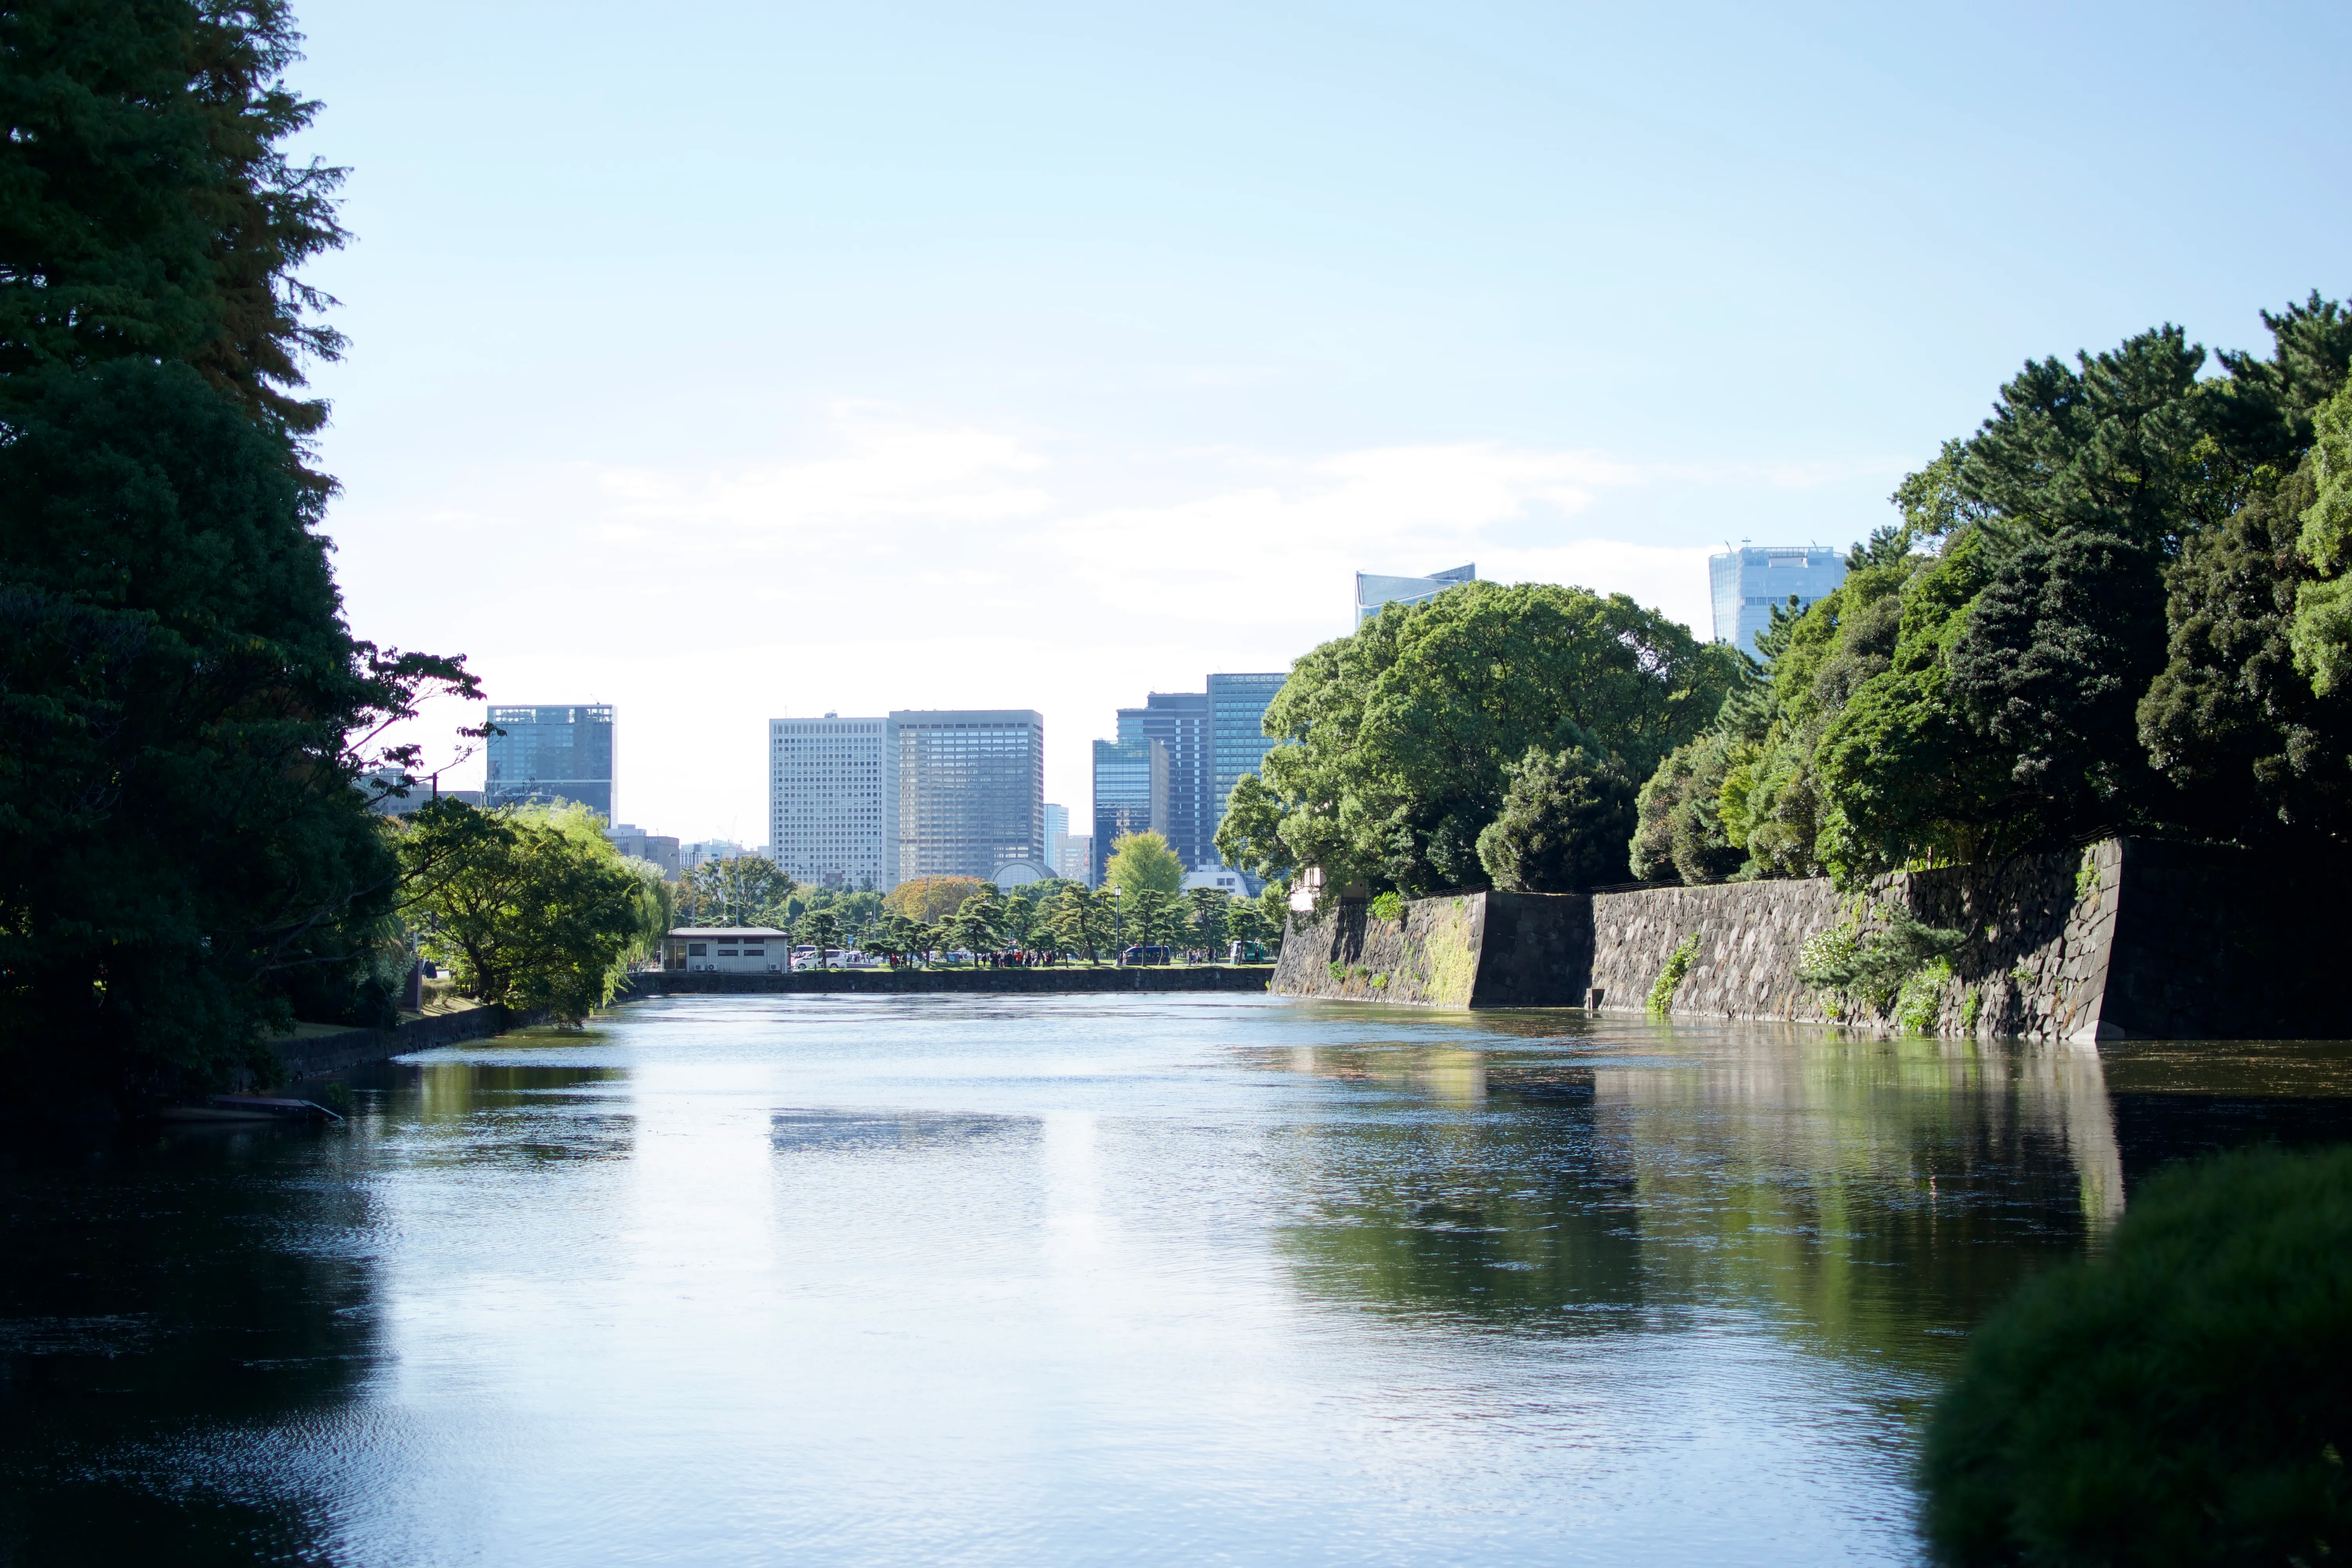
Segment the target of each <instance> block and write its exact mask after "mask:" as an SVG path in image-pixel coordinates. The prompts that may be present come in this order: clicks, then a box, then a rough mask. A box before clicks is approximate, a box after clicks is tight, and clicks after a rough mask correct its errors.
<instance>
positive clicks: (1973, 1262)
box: [1268, 1029, 2119, 1369]
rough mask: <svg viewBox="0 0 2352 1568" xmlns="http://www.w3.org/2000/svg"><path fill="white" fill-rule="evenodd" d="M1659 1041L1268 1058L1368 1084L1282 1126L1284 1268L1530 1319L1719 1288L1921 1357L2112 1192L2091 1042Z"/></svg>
mask: <svg viewBox="0 0 2352 1568" xmlns="http://www.w3.org/2000/svg"><path fill="white" fill-rule="evenodd" d="M1616 1043H1624V1042H1616ZM1658 1044H1659V1045H1660V1046H1662V1047H1665V1048H1664V1050H1662V1051H1660V1052H1658V1053H1656V1054H1653V1055H1648V1056H1646V1057H1643V1058H1627V1057H1625V1056H1624V1055H1622V1053H1612V1054H1611V1056H1610V1057H1605V1058H1604V1057H1596V1056H1595V1055H1594V1054H1593V1053H1592V1052H1591V1050H1590V1049H1589V1048H1586V1047H1584V1045H1583V1043H1581V1042H1573V1041H1561V1042H1556V1043H1555V1044H1554V1045H1552V1046H1551V1047H1549V1048H1547V1047H1543V1046H1540V1045H1536V1044H1535V1043H1533V1042H1529V1043H1528V1044H1525V1045H1522V1044H1520V1043H1518V1042H1516V1041H1513V1040H1511V1039H1510V1038H1509V1037H1507V1035H1506V1034H1501V1033H1499V1032H1498V1034H1497V1035H1496V1037H1495V1038H1494V1039H1493V1040H1492V1043H1491V1045H1490V1046H1489V1047H1488V1048H1486V1049H1484V1050H1474V1049H1469V1048H1465V1047H1412V1046H1407V1045H1391V1046H1385V1047H1363V1048H1354V1049H1350V1048H1339V1049H1318V1050H1315V1051H1312V1052H1303V1053H1290V1054H1288V1055H1287V1056H1286V1058H1284V1059H1283V1061H1282V1062H1281V1063H1280V1064H1279V1065H1283V1066H1286V1067H1288V1068H1291V1069H1293V1070H1298V1071H1307V1072H1311V1073H1314V1074H1317V1075H1318V1076H1322V1077H1326V1078H1330V1079H1338V1080H1340V1081H1343V1082H1349V1083H1353V1084H1357V1085H1360V1089H1361V1095H1362V1099H1361V1101H1360V1103H1359V1104H1355V1105H1346V1104H1345V1103H1344V1102H1343V1113H1342V1114H1339V1115H1335V1116H1333V1117H1331V1118H1329V1119H1328V1120H1325V1121H1318V1122H1315V1123H1310V1124H1308V1125H1307V1126H1305V1127H1303V1128H1301V1129H1300V1130H1299V1131H1298V1133H1297V1139H1298V1149H1297V1153H1298V1159H1297V1179H1298V1180H1299V1181H1300V1182H1301V1183H1302V1184H1304V1186H1305V1189H1306V1192H1307V1198H1308V1203H1307V1212H1306V1213H1305V1215H1302V1218H1301V1222H1300V1223H1298V1224H1297V1225H1296V1226H1292V1227H1290V1228H1288V1229H1287V1230H1286V1232H1285V1233H1284V1238H1283V1246H1284V1247H1285V1249H1286V1252H1287V1253H1288V1255H1289V1257H1290V1258H1291V1259H1292V1261H1293V1263H1294V1266H1295V1267H1296V1268H1297V1271H1298V1276H1299V1278H1300V1279H1301V1281H1302V1282H1303V1283H1304V1284H1305V1285H1306V1286H1307V1289H1310V1290H1312V1291H1314V1292H1315V1293H1317V1294H1318V1295H1323V1296H1327V1297H1334V1298H1338V1299H1341V1300H1351V1301H1354V1302H1357V1303H1360V1304H1362V1305H1366V1306H1370V1307H1374V1308H1377V1309H1379V1310H1389V1311H1398V1312H1405V1313H1412V1314H1424V1315H1433V1316H1436V1317H1441V1318H1454V1319H1458V1320H1461V1321H1471V1322H1480V1323H1493V1324H1496V1325H1502V1324H1508V1325H1511V1326H1514V1327H1520V1328H1530V1329H1537V1330H1540V1331H1577V1330H1580V1329H1591V1328H1615V1327H1622V1326H1626V1325H1629V1324H1632V1323H1634V1322H1643V1323H1651V1324H1659V1323H1663V1322H1665V1321H1672V1320H1675V1319H1678V1318H1680V1317H1681V1316H1682V1315H1683V1314H1685V1313H1686V1312H1688V1311H1690V1310H1696V1309H1719V1308H1722V1307H1725V1306H1732V1307H1735V1308H1738V1309H1741V1310H1748V1311H1750V1312H1753V1313H1755V1314H1757V1316H1758V1317H1759V1319H1760V1320H1761V1321H1763V1322H1765V1323H1766V1324H1768V1325H1769V1327H1771V1328H1772V1329H1773V1330H1775V1331H1780V1332H1784V1333H1787V1334H1790V1335H1793V1336H1794V1337H1796V1338H1798V1339H1799V1340H1801V1341H1802V1342H1806V1343H1808V1344H1811V1345H1812V1346H1814V1347H1816V1348H1818V1349H1820V1350H1822V1351H1824V1352H1830V1353H1832V1354H1836V1355H1839V1356H1842V1357H1843V1356H1854V1357H1866V1358H1870V1359H1872V1360H1874V1361H1877V1362H1880V1363H1886V1362H1890V1361H1891V1362H1892V1363H1894V1364H1895V1365H1897V1366H1906V1367H1915V1368H1921V1369H1925V1368H1929V1367H1940V1366H1941V1365H1943V1364H1945V1363H1947V1362H1948V1359H1949V1356H1950V1354H1951V1353H1952V1350H1953V1347H1954V1346H1955V1344H1956V1340H1955V1339H1953V1338H1951V1337H1949V1336H1948V1334H1947V1332H1946V1331H1950V1330H1957V1329H1964V1328H1966V1327H1967V1326H1968V1325H1969V1324H1971V1323H1973V1322H1974V1321H1976V1320H1977V1319H1978V1318H1979V1316H1981V1314H1982V1313H1983V1311H1984V1310H1987V1309H1988V1308H1989V1306H1990V1304H1991V1302H1992V1301H1994V1300H1997V1299H1998V1298H1999V1297H2000V1295H2002V1294H2003V1293H2005V1292H2006V1291H2007V1290H2008V1289H2010V1288H2011V1286H2012V1285H2013V1284H2014V1283H2015V1282H2016V1281H2017V1280H2018V1279H2020V1278H2021V1277H2022V1276H2023V1275H2025V1274H2027V1273H2030V1272H2032V1270H2034V1269H2036V1268H2040V1267H2042V1266H2043V1265H2044V1264H2045V1263H2047V1262H2048V1261H2050V1260H2052V1259H2054V1258H2059V1257H2063V1256H2070V1255H2072V1254H2074V1253H2075V1252H2077V1251H2079V1250H2080V1248H2081V1247H2082V1246H2083V1245H2084V1237H2085V1235H2086V1233H2087V1232H2088V1231H2089V1229H2090V1228H2092V1226H2094V1225H2095V1223H2096V1222H2097V1221H2098V1220H2099V1219H2100V1218H2101V1217H2102V1216H2103V1215H2105V1214H2106V1213H2108V1212H2111V1210H2112V1206H2113V1203H2114V1201H2115V1195H2114V1194H2115V1191H2116V1190H2119V1189H2116V1187H2115V1176H2114V1173H2113V1169H2112V1167H2113V1162H2114V1151H2113V1146H2112V1140H2111V1138H2110V1137H2108V1136H2107V1134H2106V1131H2105V1105H2104V1100H2102V1099H2101V1098H2100V1096H2099V1094H2098V1092H2097V1086H2096V1079H2095V1075H2096V1060H2095V1058H2077V1059H2076V1060H2075V1061H2074V1064H2073V1065H2071V1066H2070V1065H2068V1064H2067V1063H2065V1062H2064V1061H2063V1060H2062V1059H2061V1058H2057V1057H2054V1056H2053V1055H2052V1054H2051V1052H2050V1051H2049V1050H2047V1049H2045V1048H2042V1047H2033V1048H2031V1049H2021V1050H2017V1051H2012V1050H2011V1049H2009V1048H2007V1047H1988V1046H1981V1045H1970V1044H1964V1043H1958V1042H1924V1041H1923V1042H1894V1041H1885V1040H1875V1041H1862V1040H1851V1039H1846V1038H1843V1037H1838V1036H1835V1035H1832V1034H1830V1033H1828V1032H1825V1031H1795V1030H1789V1031H1780V1030H1770V1029H1761V1030H1757V1031H1755V1032H1754V1033H1753V1034H1752V1035H1751V1036H1746V1037H1742V1038H1741V1039H1739V1040H1738V1042H1736V1043H1735V1044H1734V1045H1733V1046H1731V1047H1728V1048H1716V1049H1710V1050H1706V1051H1704V1052H1701V1053H1698V1054H1692V1053H1690V1052H1689V1051H1688V1049H1687V1047H1685V1046H1677V1045H1675V1043H1674V1042H1673V1040H1672V1037H1660V1039H1659V1041H1658ZM2083 1060H2087V1061H2088V1063H2089V1068H2088V1070H2089V1071H2090V1073H2091V1074H2092V1080H2091V1084H2090V1092H2089V1095H2088V1098H2087V1100H2086V1099H2085V1097H2084V1092H2083V1086H2082V1085H2081V1084H2079V1083H2076V1082H2075V1081H2074V1079H2076V1078H2078V1077H2080V1074H2081V1071H2082V1067H2081V1062H2082V1061H2083ZM1268 1065H1276V1064H1274V1063H1272V1062H1269V1064H1268ZM2103 1138H2104V1139H2106V1142H2104V1143H2103V1142H2102V1139H2103ZM2086 1215H2088V1216H2090V1217H2089V1219H2088V1220H2086V1218H2085V1216H2086Z"/></svg>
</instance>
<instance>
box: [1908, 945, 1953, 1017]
mask: <svg viewBox="0 0 2352 1568" xmlns="http://www.w3.org/2000/svg"><path fill="white" fill-rule="evenodd" d="M1951 981H1952V961H1951V960H1950V959H1948V958H1935V959H1931V960H1929V961H1928V963H1927V966H1926V967H1925V968H1922V969H1918V970H1915V971H1913V972H1912V973H1910V974H1908V975H1906V977H1905V978H1904V981H1903V985H1902V988H1901V989H1900V990H1899V991H1897V992H1896V993H1895V1022H1896V1023H1898V1024H1900V1025H1902V1026H1904V1027H1905V1028H1906V1029H1909V1030H1910V1031H1912V1032H1913V1033H1914V1034H1919V1035H1929V1034H1933V1033H1935V1030H1936V1022H1937V1019H1939V1018H1941V1017H1942V1016H1944V987H1945V986H1947V985H1948V984H1951Z"/></svg>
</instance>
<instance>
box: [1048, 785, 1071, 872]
mask: <svg viewBox="0 0 2352 1568" xmlns="http://www.w3.org/2000/svg"><path fill="white" fill-rule="evenodd" d="M1069 846H1070V808H1069V807H1068V806H1066V805H1055V804H1054V803H1053V802H1052V801H1050V800H1049V801H1047V802H1046V803H1045V868H1046V869H1047V870H1049V871H1051V872H1053V873H1054V875H1055V876H1056V877H1061V876H1066V875H1067V874H1068V873H1066V872H1065V871H1064V870H1063V869H1062V860H1063V858H1064V857H1065V855H1066V853H1067V852H1068V849H1069Z"/></svg>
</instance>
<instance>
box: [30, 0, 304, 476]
mask: <svg viewBox="0 0 2352 1568" xmlns="http://www.w3.org/2000/svg"><path fill="white" fill-rule="evenodd" d="M300 41H301V40H300V37H299V34H297V33H296V32H295V31H294V26H293V18H292V14H291V12H290V11H289V8H288V7H287V6H286V5H284V4H282V3H281V0H24V3H20V4H12V5H9V6H7V7H6V8H5V10H0V117H5V121H6V122H7V124H8V126H9V128H10V130H9V134H8V135H7V136H6V137H5V139H0V382H13V381H14V380H15V379H16V378H17V377H20V376H23V375H26V374H27V373H36V372H44V371H57V370H81V369H87V368H89V367H90V366H93V365H97V364H100V363H105V362H107V361H110V360H117V359H126V358H127V359H136V360H140V361H143V362H147V363H154V362H159V361H161V362H176V363H182V364H185V365H188V366H190V367H191V368H193V369H194V371H195V372H196V373H197V374H200V375H201V376H202V377H203V378H204V380H205V382H206V383H207V384H210V385H211V386H212V387H213V388H214V389H215V391H217V392H219V393H221V394H223V395H225V396H226V397H227V398H229V399H230V400H231V401H232V402H234V403H236V404H237V405H241V406H242V407H243V408H244V409H245V410H246V411H247V413H248V414H249V415H250V416H253V417H254V419H255V420H256V421H257V423H259V424H260V425H262V426H264V427H265V428H268V429H271V430H275V431H279V432H283V433H285V434H288V435H290V436H293V437H302V436H305V435H307V434H309V433H310V432H311V431H314V430H316V429H317V428H318V427H319V426H320V425H322V424H323V423H324V422H325V419H326V413H327V410H326V405H325V404H323V403H321V402H319V401H317V400H315V399H312V400H304V399H302V398H300V397H299V396H298V395H296V394H297V389H299V388H300V387H301V386H302V385H303V375H302V370H301V362H302V360H303V359H304V358H305V357H307V356H314V355H315V356H319V357H323V358H330V359H331V358H333V357H334V356H335V354H336V353H337V352H338V351H339V350H340V348H341V343H342V340H341V337H340V336H339V335H338V334H337V333H336V332H335V331H333V330H332V329H331V328H329V327H326V326H325V325H323V324H321V323H320V322H319V321H316V320H315V319H314V317H315V315H316V313H317V312H318V310H320V308H321V307H323V306H325V305H327V304H329V303H331V301H330V300H326V299H325V298H324V297H323V296H321V295H320V294H319V293H318V292H317V291H316V290H315V289H311V288H310V287H309V286H307V285H305V284H304V283H302V282H301V281H300V280H299V279H297V278H296V277H295V276H294V269H295V268H297V267H299V266H300V265H301V264H302V263H303V262H305V261H306V260H309V259H310V258H312V257H314V256H316V255H318V254H319V253H320V252H321V251H324V250H327V249H331V248H332V247H337V246H340V245H341V244H342V243H343V240H344V235H343V231H342V229H341V226H340V225H339V223H338V221H337V218H336V214H335V205H334V193H335V190H336V187H337V186H338V185H339V184H341V179H342V171H341V170H340V169H333V168H329V167H326V166H324V165H322V164H320V163H317V162H316V161H312V162H310V163H296V162H295V161H293V160H292V159H289V157H288V156H287V154H286V152H285V150H284V145H283V144H284V142H286V140H287V139H288V138H289V137H290V136H292V135H294V134H295V133H296V132H299V131H301V130H302V129H304V128H305V127H307V126H308V125H309V124H310V121H311V120H312V118H313V116H314V115H315V114H316V113H317V112H318V108H319V106H318V105H317V104H316V103H313V102H310V101H309V100H305V99H303V98H301V97H300V96H299V94H297V93H296V92H294V91H293V90H292V89H289V87H288V86H287V85H286V81H285V72H286V69H287V68H288V67H289V66H290V65H291V64H293V62H294V61H295V60H296V59H298V58H299V54H298V52H297V46H298V45H299V43H300Z"/></svg>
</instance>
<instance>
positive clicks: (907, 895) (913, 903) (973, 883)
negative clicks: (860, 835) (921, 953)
mask: <svg viewBox="0 0 2352 1568" xmlns="http://www.w3.org/2000/svg"><path fill="white" fill-rule="evenodd" d="M985 886H987V884H986V883H984V882H982V880H981V879H979V878H977V877H917V878H914V879H912V880H910V881H905V882H901V883H899V884H898V886H897V887H895V888H893V889H890V891H889V893H888V895H887V897H885V898H884V899H883V900H882V907H883V908H885V909H887V910H889V911H890V912H891V913H893V914H899V915H904V916H906V917H907V918H908V920H910V921H919V922H921V923H922V924H925V925H936V924H938V923H939V922H940V921H944V920H946V919H948V918H949V917H950V916H951V915H953V914H954V913H955V912H956V911H957V910H960V909H961V908H963V901H964V900H966V899H969V898H971V896H972V895H973V894H974V893H977V892H979V891H980V890H981V889H982V888H983V887H985Z"/></svg>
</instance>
